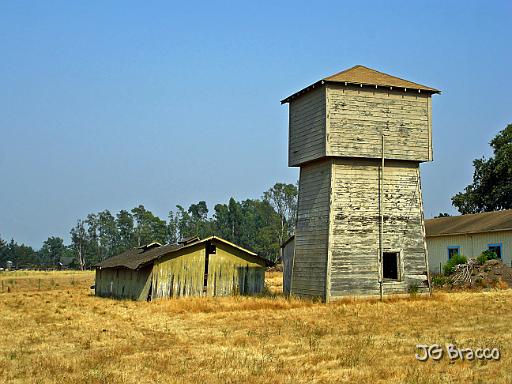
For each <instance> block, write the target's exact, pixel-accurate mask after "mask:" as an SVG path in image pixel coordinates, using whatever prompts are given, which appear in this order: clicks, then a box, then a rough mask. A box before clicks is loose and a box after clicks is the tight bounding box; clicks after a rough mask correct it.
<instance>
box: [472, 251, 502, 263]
mask: <svg viewBox="0 0 512 384" xmlns="http://www.w3.org/2000/svg"><path fill="white" fill-rule="evenodd" d="M497 258H498V255H497V254H496V252H493V251H489V250H486V251H483V252H482V253H481V254H480V256H478V257H477V258H476V260H477V261H478V263H479V264H480V265H483V264H485V262H486V261H487V260H496V259H497Z"/></svg>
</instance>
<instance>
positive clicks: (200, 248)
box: [152, 243, 206, 299]
mask: <svg viewBox="0 0 512 384" xmlns="http://www.w3.org/2000/svg"><path fill="white" fill-rule="evenodd" d="M205 255H206V251H205V244H204V243H202V244H198V245H197V246H194V247H189V248H186V249H183V250H179V251H177V252H173V253H171V254H170V255H169V256H166V257H163V258H161V259H158V260H155V263H154V266H153V274H152V298H155V299H156V298H163V297H178V296H202V295H203V282H204V266H205Z"/></svg>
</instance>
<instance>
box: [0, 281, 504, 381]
mask: <svg viewBox="0 0 512 384" xmlns="http://www.w3.org/2000/svg"><path fill="white" fill-rule="evenodd" d="M93 276H94V275H93V274H92V273H91V272H84V273H76V272H75V273H69V272H52V273H40V272H30V273H27V272H25V273H4V274H1V275H0V281H1V282H3V283H4V284H3V288H2V291H1V292H0V314H1V317H0V382H8V383H54V382H59V383H152V382H155V383H156V382H158V383H201V384H207V383H241V382H243V383H246V382H248V383H339V382H353V383H379V382H381V383H454V382H464V383H473V382H476V383H478V382H480V383H490V382H492V383H510V382H512V370H511V369H510V366H511V362H512V361H511V357H510V356H511V355H510V351H511V350H512V340H511V338H512V335H511V332H510V324H512V314H511V311H510V308H511V304H512V291H511V290H503V291H493V292H476V293H464V292H457V293H439V294H435V295H434V297H433V298H410V299H390V300H386V301H384V302H379V301H375V300H371V301H354V300H345V301H343V302H336V303H331V304H327V305H326V304H322V303H317V302H312V301H308V300H297V299H292V300H286V299H284V298H283V297H281V296H279V295H277V296H275V297H272V296H268V297H258V298H256V297H229V298H189V299H173V300H165V301H156V302H152V303H146V302H132V301H115V300H110V299H101V298H96V297H94V296H92V295H91V292H90V289H89V286H90V285H91V284H92V283H93ZM280 279H281V278H280V274H278V273H272V274H270V275H269V279H268V283H269V285H271V287H270V291H273V290H279V286H280V284H281V281H280ZM8 288H9V289H8ZM8 291H9V292H8ZM447 342H452V343H455V344H457V345H459V346H460V347H477V346H497V347H499V348H500V350H501V353H502V359H501V360H500V361H498V362H487V363H486V362H480V361H473V362H469V361H464V362H460V361H458V362H455V363H453V364H451V363H450V362H449V360H448V359H446V358H444V359H443V360H441V361H440V362H432V361H429V362H427V363H420V362H418V361H416V359H415V357H414V354H415V353H416V350H415V345H416V344H418V343H422V344H431V343H440V344H441V343H442V344H444V343H447Z"/></svg>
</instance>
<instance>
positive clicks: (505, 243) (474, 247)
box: [427, 231, 512, 273]
mask: <svg viewBox="0 0 512 384" xmlns="http://www.w3.org/2000/svg"><path fill="white" fill-rule="evenodd" d="M489 244H501V257H502V261H503V262H504V263H505V264H507V265H509V266H512V264H511V263H512V231H500V232H487V233H473V234H467V235H453V236H427V249H428V257H429V267H430V270H431V271H432V272H433V273H440V272H442V267H443V266H444V265H445V264H446V262H447V261H448V247H449V246H454V247H460V253H461V255H464V256H466V257H467V258H468V259H470V258H476V257H478V256H479V255H480V254H481V253H482V252H483V251H485V250H487V249H488V246H489Z"/></svg>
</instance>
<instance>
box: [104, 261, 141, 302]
mask: <svg viewBox="0 0 512 384" xmlns="http://www.w3.org/2000/svg"><path fill="white" fill-rule="evenodd" d="M95 280H96V281H95V294H96V296H101V297H112V298H117V299H131V300H146V299H147V298H148V294H149V287H150V283H151V267H146V268H142V269H140V270H131V269H127V268H106V269H96V279H95Z"/></svg>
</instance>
